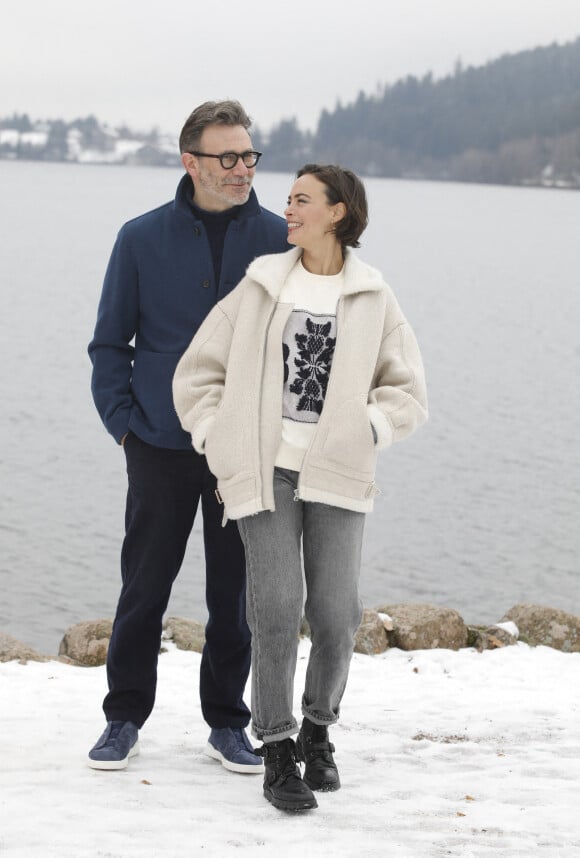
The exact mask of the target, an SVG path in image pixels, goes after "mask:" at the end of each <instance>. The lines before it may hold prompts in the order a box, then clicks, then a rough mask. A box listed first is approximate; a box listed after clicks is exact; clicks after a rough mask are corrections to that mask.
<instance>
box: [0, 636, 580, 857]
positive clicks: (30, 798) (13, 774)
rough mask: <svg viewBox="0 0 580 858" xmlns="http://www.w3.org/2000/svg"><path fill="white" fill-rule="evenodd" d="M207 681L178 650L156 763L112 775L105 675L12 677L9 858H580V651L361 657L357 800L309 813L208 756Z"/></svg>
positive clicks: (351, 732) (2, 742) (9, 673)
mask: <svg viewBox="0 0 580 858" xmlns="http://www.w3.org/2000/svg"><path fill="white" fill-rule="evenodd" d="M169 646H171V645H169ZM309 646H310V644H309V642H308V641H307V640H304V641H302V642H301V644H300V658H299V664H298V672H297V683H296V703H298V700H299V697H300V692H301V687H302V681H303V678H304V671H305V664H306V658H307V655H308V647H309ZM198 672H199V655H197V654H196V653H191V652H183V651H179V650H175V649H170V650H169V651H168V652H167V653H165V654H163V655H162V656H161V657H160V660H159V690H158V699H157V704H156V707H155V710H154V712H153V715H152V716H151V718H150V719H149V721H148V722H147V724H146V725H145V728H144V729H143V730H142V731H141V736H140V745H141V754H140V755H139V756H138V757H135V758H134V759H132V760H131V762H130V765H129V768H128V769H127V770H125V771H121V772H96V771H93V770H92V769H89V768H88V767H87V765H86V762H85V757H86V752H87V750H88V749H89V747H90V746H91V745H92V744H93V742H94V741H95V740H96V738H97V736H98V735H99V733H100V732H101V730H102V728H103V718H102V715H101V712H100V704H101V699H102V696H103V693H104V690H105V672H104V668H80V667H71V666H68V665H64V664H61V663H59V662H56V661H51V662H47V663H34V662H29V663H28V664H26V665H21V664H18V663H16V662H10V663H7V664H0V855H1V856H6V858H12V856H18V858H132V856H135V858H137V856H139V858H157V856H159V858H192V856H195V858H197V856H208V858H209V856H212V858H213V856H220V858H222V856H240V858H242V856H247V858H260V856H264V858H266V857H267V858H271V856H275V858H286V856H296V858H302V856H304V858H307V856H317V858H330V856H332V858H346V856H357V858H359V856H360V858H363V856H375V855H376V856H379V855H380V856H385V858H439V856H455V858H480V856H481V858H483V856H494V858H495V856H501V858H516V856H522V858H531V856H536V855H541V856H545V858H577V856H580V717H579V716H580V713H579V702H580V653H575V654H563V653H560V652H557V651H555V650H552V649H548V648H546V647H538V648H535V649H534V648H530V647H528V646H527V645H525V644H522V643H520V644H518V645H517V646H512V647H506V648H504V649H499V650H494V651H485V652H483V653H481V654H480V653H477V652H475V651H474V650H470V649H464V650H461V651H459V652H450V651H447V650H429V651H417V652H411V653H409V652H402V651H400V650H390V651H389V652H387V653H385V654H383V655H379V656H365V655H355V656H354V659H353V664H352V670H351V676H350V680H349V685H348V688H347V692H346V695H345V697H344V700H343V706H342V716H341V720H340V722H339V724H338V725H336V726H335V727H333V728H332V730H331V738H332V740H333V741H334V743H335V745H336V748H337V751H336V755H335V758H336V760H337V763H338V766H339V769H340V773H341V780H342V789H341V790H340V791H339V792H336V793H326V794H319V796H318V803H319V807H318V809H317V810H313V811H310V812H308V813H301V814H294V815H288V814H285V813H284V812H281V811H277V810H275V809H274V808H273V807H272V806H271V805H270V804H269V803H268V802H267V801H266V800H265V799H264V798H263V796H262V792H261V777H259V776H255V775H236V774H232V773H229V772H227V771H226V770H225V769H223V768H222V767H221V766H220V764H219V763H217V762H215V761H213V760H210V759H209V758H207V757H206V756H205V755H204V754H203V749H204V746H205V742H206V739H207V735H208V729H207V727H206V725H205V724H204V722H203V720H202V718H201V714H200V707H199V701H198V692H197V685H198ZM296 713H297V714H298V713H299V708H298V705H297V706H296Z"/></svg>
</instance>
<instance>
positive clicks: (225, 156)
mask: <svg viewBox="0 0 580 858" xmlns="http://www.w3.org/2000/svg"><path fill="white" fill-rule="evenodd" d="M189 154H190V155H195V156H196V157H197V158H217V159H218V160H219V162H220V164H221V165H222V167H223V168H224V170H233V169H234V167H235V166H236V164H237V163H238V159H239V158H241V159H242V163H243V164H244V167H247V168H248V169H251V168H252V167H255V166H256V164H257V163H258V161H259V160H260V158H261V157H262V153H261V152H254V151H253V150H252V149H248V150H247V151H246V152H240V153H239V154H238V152H222V153H221V155H210V154H209V152H190V153H189Z"/></svg>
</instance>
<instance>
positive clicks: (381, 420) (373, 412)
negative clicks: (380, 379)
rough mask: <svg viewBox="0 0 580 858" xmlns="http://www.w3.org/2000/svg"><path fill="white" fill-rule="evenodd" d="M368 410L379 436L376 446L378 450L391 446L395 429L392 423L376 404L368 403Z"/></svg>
mask: <svg viewBox="0 0 580 858" xmlns="http://www.w3.org/2000/svg"><path fill="white" fill-rule="evenodd" d="M367 412H368V415H369V420H370V422H371V426H372V427H373V429H374V430H375V432H376V435H377V438H376V441H375V446H376V447H377V449H378V450H383V449H384V448H385V447H390V446H391V444H392V443H393V429H392V427H391V424H390V423H389V421H388V420H387V418H386V417H385V415H384V414H383V412H382V411H381V410H380V408H377V406H376V405H367Z"/></svg>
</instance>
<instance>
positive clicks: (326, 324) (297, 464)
mask: <svg viewBox="0 0 580 858" xmlns="http://www.w3.org/2000/svg"><path fill="white" fill-rule="evenodd" d="M343 281H344V277H343V273H342V272H340V273H339V274H334V275H328V276H326V275H322V274H311V273H310V272H309V271H307V270H306V269H305V268H304V266H303V265H302V261H301V260H298V262H297V263H296V265H295V266H294V268H293V269H292V271H291V272H290V274H289V276H288V278H287V280H286V282H285V283H284V286H283V287H282V291H281V293H280V297H279V300H280V301H281V302H282V303H284V304H294V310H293V312H292V313H291V315H290V318H289V319H288V322H287V323H286V327H285V328H284V335H283V342H282V349H283V357H284V395H283V410H282V418H283V419H282V439H281V443H280V448H279V450H278V455H277V456H276V465H277V466H278V467H279V468H288V469H290V470H292V471H299V470H300V468H301V466H302V460H303V458H304V454H305V452H306V450H307V449H308V446H309V444H310V441H311V440H312V437H313V435H314V433H315V431H316V424H317V423H318V418H319V417H320V414H321V412H322V407H323V405H324V398H325V396H326V389H327V386H328V380H329V377H330V369H331V366H332V357H333V355H334V347H335V345H336V305H337V303H338V299H339V298H340V294H341V291H342V286H343Z"/></svg>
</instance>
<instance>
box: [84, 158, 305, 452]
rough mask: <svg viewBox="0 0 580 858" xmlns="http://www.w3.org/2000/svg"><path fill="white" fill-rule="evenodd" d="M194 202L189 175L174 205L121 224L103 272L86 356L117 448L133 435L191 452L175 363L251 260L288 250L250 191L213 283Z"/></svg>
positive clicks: (283, 232)
mask: <svg viewBox="0 0 580 858" xmlns="http://www.w3.org/2000/svg"><path fill="white" fill-rule="evenodd" d="M192 196H193V183H192V180H191V178H190V176H189V175H188V174H186V175H185V176H184V177H183V178H182V180H181V181H180V183H179V185H178V187H177V192H176V195H175V200H174V201H172V202H169V203H166V204H165V205H163V206H160V207H159V208H157V209H154V210H153V211H150V212H147V213H146V214H144V215H141V216H140V217H137V218H135V219H134V220H131V221H129V222H128V223H126V224H125V225H124V226H123V227H122V228H121V230H120V232H119V234H118V236H117V241H116V243H115V246H114V248H113V252H112V254H111V259H110V261H109V265H108V267H107V272H106V274H105V281H104V285H103V292H102V295H101V300H100V303H99V310H98V315H97V323H96V326H95V334H94V337H93V339H92V341H91V343H90V344H89V356H90V358H91V361H92V363H93V375H92V392H93V398H94V400H95V404H96V406H97V410H98V412H99V414H100V415H101V419H102V421H103V423H104V424H105V426H106V428H107V430H108V431H109V432H110V433H111V435H113V437H114V438H115V439H116V441H117V442H120V440H121V438H122V437H123V435H125V433H126V432H127V431H128V430H129V429H130V430H131V431H133V432H134V433H135V434H136V435H138V436H139V437H140V438H141V439H142V440H143V441H146V442H147V443H149V444H155V445H156V446H158V447H169V448H171V449H175V450H180V449H191V438H190V436H189V435H188V434H187V433H186V432H184V431H183V429H182V428H181V426H180V425H179V420H178V418H177V415H176V413H175V409H174V407H173V399H172V393H171V382H172V379H173V373H174V371H175V367H176V366H177V362H178V360H179V358H180V357H181V355H182V354H183V352H184V351H185V349H186V348H187V346H188V345H189V343H190V342H191V340H192V338H193V335H194V334H195V333H196V331H197V329H198V327H199V326H200V325H201V323H202V322H203V320H204V319H205V317H206V316H207V314H208V313H209V311H210V310H211V309H212V307H213V306H214V305H215V304H216V302H217V301H218V300H220V299H221V298H223V297H224V296H225V295H226V294H227V293H228V292H230V291H231V290H232V289H233V288H234V286H236V285H237V283H238V282H239V281H240V280H241V279H242V277H243V276H244V274H245V272H246V268H247V266H248V265H249V264H250V262H252V260H253V259H255V258H256V257H257V256H262V255H263V254H265V253H278V252H280V251H284V250H288V244H287V241H286V236H287V228H286V223H285V221H284V220H283V218H281V217H279V216H278V215H275V214H273V213H272V212H270V211H268V210H267V209H263V208H261V207H260V205H259V203H258V199H257V197H256V194H255V192H254V191H253V190H252V191H251V193H250V198H249V199H248V202H247V203H245V204H244V205H243V206H240V207H239V211H238V212H237V213H236V216H235V217H234V219H233V220H232V221H231V222H230V224H229V226H228V229H227V232H226V236H225V241H224V252H223V261H222V270H221V277H220V282H219V283H216V282H215V278H214V271H213V263H212V257H211V250H210V245H209V241H208V238H207V233H206V231H205V227H204V225H203V223H202V222H201V221H200V220H198V218H197V217H196V215H195V213H194V210H193V208H192V207H191V205H190V200H191V199H192Z"/></svg>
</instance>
